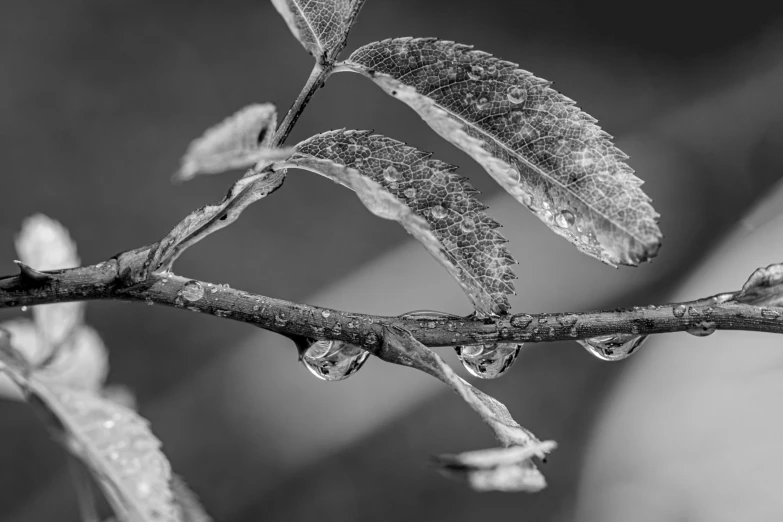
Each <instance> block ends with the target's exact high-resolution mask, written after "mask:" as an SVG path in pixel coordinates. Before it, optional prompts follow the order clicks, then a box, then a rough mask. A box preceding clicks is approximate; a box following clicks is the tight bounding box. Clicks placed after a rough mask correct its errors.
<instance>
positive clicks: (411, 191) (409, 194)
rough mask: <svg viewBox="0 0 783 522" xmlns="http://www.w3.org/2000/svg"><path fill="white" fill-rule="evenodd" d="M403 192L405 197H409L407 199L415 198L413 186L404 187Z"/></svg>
mask: <svg viewBox="0 0 783 522" xmlns="http://www.w3.org/2000/svg"><path fill="white" fill-rule="evenodd" d="M403 194H405V197H406V198H409V199H412V198H415V197H416V189H415V188H413V187H408V188H406V189H405V192H403Z"/></svg>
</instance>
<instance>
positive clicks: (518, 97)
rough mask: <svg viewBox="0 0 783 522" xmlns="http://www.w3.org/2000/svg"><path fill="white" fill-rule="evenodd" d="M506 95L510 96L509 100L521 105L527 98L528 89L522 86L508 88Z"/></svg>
mask: <svg viewBox="0 0 783 522" xmlns="http://www.w3.org/2000/svg"><path fill="white" fill-rule="evenodd" d="M506 97H507V98H508V101H510V102H511V103H513V104H514V105H519V104H520V103H523V102H524V101H525V100H526V99H527V91H525V89H522V88H521V87H512V88H510V89H509V90H508V94H506Z"/></svg>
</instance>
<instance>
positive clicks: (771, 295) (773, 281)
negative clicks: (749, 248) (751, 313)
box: [734, 263, 783, 307]
mask: <svg viewBox="0 0 783 522" xmlns="http://www.w3.org/2000/svg"><path fill="white" fill-rule="evenodd" d="M734 298H735V300H736V301H737V302H739V303H745V304H752V305H756V306H781V307H783V264H780V263H778V264H773V265H769V266H768V267H766V268H758V269H756V271H755V272H753V273H752V274H751V275H750V277H749V278H748V280H747V281H746V282H745V284H744V285H743V286H742V290H740V291H739V292H738V293H737V294H736V295H735V297H734Z"/></svg>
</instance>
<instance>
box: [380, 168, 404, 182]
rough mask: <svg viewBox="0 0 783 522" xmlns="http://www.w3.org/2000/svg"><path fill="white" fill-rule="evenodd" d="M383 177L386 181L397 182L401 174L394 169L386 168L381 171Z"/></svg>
mask: <svg viewBox="0 0 783 522" xmlns="http://www.w3.org/2000/svg"><path fill="white" fill-rule="evenodd" d="M383 177H384V178H386V181H399V180H400V178H401V177H402V174H400V171H399V170H397V169H395V168H394V167H386V168H385V169H383Z"/></svg>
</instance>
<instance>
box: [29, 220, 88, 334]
mask: <svg viewBox="0 0 783 522" xmlns="http://www.w3.org/2000/svg"><path fill="white" fill-rule="evenodd" d="M16 251H17V253H18V254H19V258H20V260H21V261H22V262H23V263H25V264H27V265H30V266H31V267H32V268H34V269H36V270H60V269H63V268H74V267H77V266H79V263H80V261H79V256H78V255H77V253H76V243H74V241H73V240H72V239H71V236H70V235H69V234H68V230H67V229H66V228H65V227H64V226H62V225H61V224H60V223H59V222H58V221H55V220H53V219H51V218H49V217H47V216H45V215H43V214H36V215H34V216H31V217H29V218H27V219H26V220H25V221H24V222H23V223H22V230H21V232H20V233H19V235H18V236H17V237H16ZM32 313H33V318H34V319H35V322H36V324H37V325H38V328H39V329H40V331H41V334H42V335H43V336H44V338H45V339H46V340H47V342H48V343H49V344H50V345H51V346H57V345H59V344H60V343H62V342H63V341H64V340H65V339H66V338H67V337H68V335H70V333H71V332H72V331H73V329H74V328H75V327H76V326H77V325H79V324H81V323H82V321H83V318H84V303H55V304H48V305H38V306H34V307H33V308H32Z"/></svg>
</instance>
